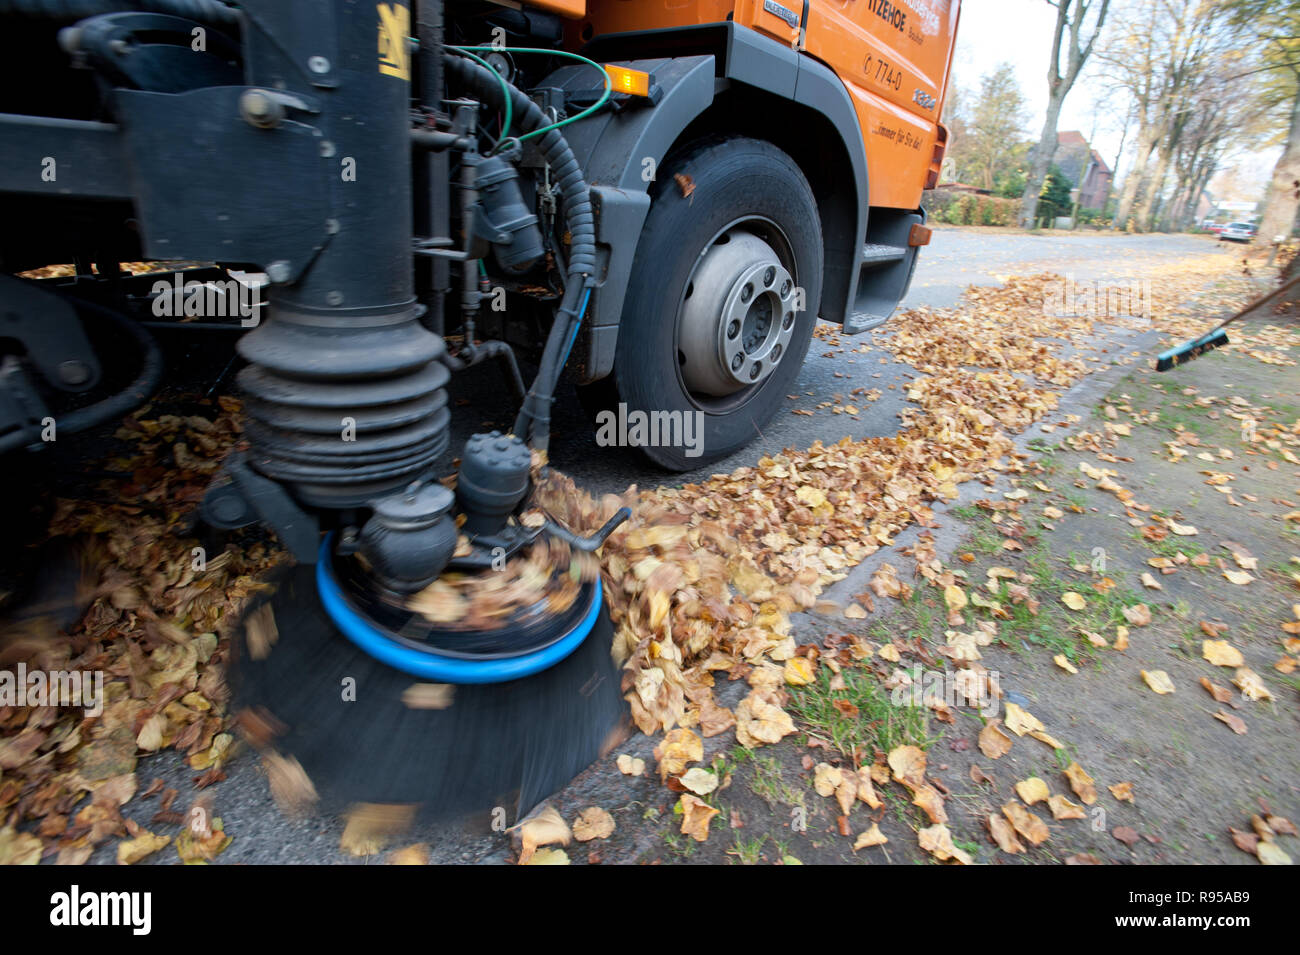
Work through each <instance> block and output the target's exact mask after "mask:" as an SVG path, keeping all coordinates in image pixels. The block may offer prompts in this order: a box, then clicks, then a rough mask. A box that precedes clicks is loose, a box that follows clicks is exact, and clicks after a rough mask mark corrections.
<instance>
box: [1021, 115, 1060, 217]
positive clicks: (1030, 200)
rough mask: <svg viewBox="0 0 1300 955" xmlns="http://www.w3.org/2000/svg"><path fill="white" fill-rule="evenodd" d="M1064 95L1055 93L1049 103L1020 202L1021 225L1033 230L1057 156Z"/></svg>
mask: <svg viewBox="0 0 1300 955" xmlns="http://www.w3.org/2000/svg"><path fill="white" fill-rule="evenodd" d="M1064 102H1065V97H1064V95H1061V96H1058V95H1056V93H1053V94H1052V95H1051V97H1050V98H1049V99H1048V101H1047V118H1046V119H1045V120H1043V132H1042V134H1041V135H1040V136H1039V138H1038V145H1037V146H1035V147H1034V164H1033V166H1032V167H1030V171H1029V178H1028V179H1027V180H1026V181H1025V194H1024V196H1023V197H1021V200H1020V225H1021V227H1022V228H1026V229H1030V228H1033V225H1034V221H1035V220H1036V219H1037V218H1038V194H1039V193H1040V192H1042V191H1043V182H1044V181H1045V180H1046V179H1047V170H1048V169H1050V168H1051V166H1052V159H1053V158H1054V157H1055V156H1056V123H1057V121H1058V120H1059V119H1060V117H1061V105H1062V104H1063V103H1064Z"/></svg>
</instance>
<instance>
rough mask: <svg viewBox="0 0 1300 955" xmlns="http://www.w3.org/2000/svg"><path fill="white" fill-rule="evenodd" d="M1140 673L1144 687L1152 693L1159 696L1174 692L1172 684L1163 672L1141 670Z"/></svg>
mask: <svg viewBox="0 0 1300 955" xmlns="http://www.w3.org/2000/svg"><path fill="white" fill-rule="evenodd" d="M1141 673H1142V679H1143V680H1145V681H1146V685H1147V686H1149V687H1151V689H1152V690H1153V691H1154V692H1156V693H1159V694H1161V695H1164V694H1166V693H1173V692H1174V682H1173V680H1171V679H1169V674H1168V673H1166V672H1165V671H1164V670H1142V671H1141Z"/></svg>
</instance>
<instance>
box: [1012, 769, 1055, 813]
mask: <svg viewBox="0 0 1300 955" xmlns="http://www.w3.org/2000/svg"><path fill="white" fill-rule="evenodd" d="M1016 795H1017V796H1019V797H1020V798H1021V799H1023V800H1024V801H1025V802H1026V803H1027V804H1028V805H1030V806H1032V805H1033V804H1034V803H1036V802H1042V801H1043V800H1045V799H1047V798H1048V797H1049V796H1050V795H1051V793H1050V792H1049V791H1048V789H1047V783H1045V782H1043V780H1042V779H1040V778H1039V777H1038V776H1030V777H1029V778H1028V779H1022V780H1021V781H1020V782H1018V783H1016Z"/></svg>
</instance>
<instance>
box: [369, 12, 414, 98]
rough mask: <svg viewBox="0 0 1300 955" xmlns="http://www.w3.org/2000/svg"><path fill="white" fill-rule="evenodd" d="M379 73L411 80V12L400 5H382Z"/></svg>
mask: <svg viewBox="0 0 1300 955" xmlns="http://www.w3.org/2000/svg"><path fill="white" fill-rule="evenodd" d="M376 9H377V10H378V11H379V72H380V73H383V74H384V75H386V76H396V77H397V78H398V79H401V80H406V81H407V82H408V83H409V82H410V80H411V57H410V52H409V51H408V49H407V46H406V37H407V35H408V34H409V33H410V32H411V11H410V10H409V9H408V8H407V7H404V6H402V5H401V4H400V3H380V4H377V5H376Z"/></svg>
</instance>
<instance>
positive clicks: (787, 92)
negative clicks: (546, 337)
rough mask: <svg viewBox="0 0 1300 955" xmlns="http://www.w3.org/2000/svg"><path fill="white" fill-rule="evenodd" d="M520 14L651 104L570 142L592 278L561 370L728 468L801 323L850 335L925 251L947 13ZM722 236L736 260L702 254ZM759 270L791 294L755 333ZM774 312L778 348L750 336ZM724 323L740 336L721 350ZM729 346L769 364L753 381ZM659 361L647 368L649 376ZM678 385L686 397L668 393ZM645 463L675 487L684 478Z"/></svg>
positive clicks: (774, 3)
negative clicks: (555, 21) (599, 270)
mask: <svg viewBox="0 0 1300 955" xmlns="http://www.w3.org/2000/svg"><path fill="white" fill-rule="evenodd" d="M528 7H535V8H537V9H539V10H544V11H547V12H548V13H551V14H559V15H560V16H562V17H563V18H564V43H565V46H566V48H568V49H570V50H574V51H577V52H580V53H582V54H583V55H585V56H589V57H591V58H593V59H595V60H597V61H599V62H601V63H605V64H617V65H620V66H622V67H625V68H627V69H628V70H631V71H637V72H636V74H632V75H638V74H640V73H644V74H647V75H648V82H647V83H646V84H645V85H646V87H647V93H648V95H646V96H634V97H630V98H629V102H628V103H627V104H626V108H624V109H619V110H617V111H615V112H612V113H610V112H605V113H601V114H598V115H596V116H593V117H592V118H590V119H587V120H584V121H581V122H579V123H576V124H575V125H574V126H571V127H568V128H566V130H565V133H566V135H567V136H568V138H569V141H570V142H571V143H572V144H573V147H574V150H575V153H577V155H578V156H579V158H580V160H581V161H582V162H583V164H584V168H585V170H586V175H587V179H588V181H589V182H590V183H591V184H592V193H593V199H594V201H595V204H596V206H597V210H598V240H599V247H600V249H601V251H602V255H603V256H606V257H607V258H606V261H605V266H606V269H607V271H606V274H605V277H604V281H603V283H602V285H601V287H599V288H598V289H596V291H595V294H594V295H593V298H592V302H591V308H590V310H589V312H588V323H587V325H586V326H585V328H584V331H583V333H582V334H581V336H580V342H579V344H578V347H577V348H576V349H575V359H576V361H577V366H576V374H577V377H578V378H579V380H580V381H583V382H594V381H597V380H598V379H602V378H606V377H612V378H613V381H614V385H615V390H616V392H617V395H618V397H619V398H621V399H623V400H625V401H627V402H628V403H629V406H631V405H633V404H637V405H644V406H653V407H662V408H674V407H677V406H679V405H681V404H683V402H684V403H685V404H688V405H690V406H692V407H693V408H698V409H701V410H703V411H704V412H705V413H706V415H707V416H708V421H709V422H710V424H711V425H713V426H714V430H715V432H718V433H715V434H713V435H712V437H711V440H710V442H709V445H710V447H711V448H713V449H715V450H721V449H724V448H725V449H734V448H735V447H736V446H738V444H743V443H744V442H745V441H747V440H748V439H749V437H752V436H753V435H754V433H755V430H754V429H755V428H756V426H757V425H756V424H755V422H757V424H761V423H762V421H763V420H766V418H767V417H768V415H769V414H770V413H771V411H772V410H774V409H775V407H776V403H777V402H778V401H779V400H780V396H782V395H784V394H785V393H786V392H787V391H788V390H789V389H788V387H787V386H788V385H789V384H790V382H791V381H792V380H793V377H794V373H795V372H796V371H797V367H798V365H799V363H800V362H801V361H802V358H803V355H804V352H805V351H806V348H807V343H808V338H809V337H811V327H812V324H814V323H815V319H816V317H820V318H821V319H822V320H824V321H827V322H833V323H837V324H840V325H842V326H843V329H844V332H845V333H847V334H856V333H860V332H864V331H867V330H868V329H871V328H874V327H876V326H878V325H880V324H881V323H882V322H884V321H886V320H887V318H888V317H889V315H890V314H891V313H892V311H893V310H894V308H895V307H896V306H897V304H898V302H899V301H900V300H901V299H902V298H903V296H904V295H905V294H906V291H907V288H908V285H909V283H910V280H911V276H912V273H913V271H914V269H915V266H916V259H917V253H918V249H919V247H920V246H922V245H924V244H925V243H926V242H927V241H928V239H929V230H928V229H927V228H926V227H925V225H924V221H925V215H924V213H923V211H922V210H921V208H920V202H921V193H922V190H923V189H926V188H930V187H933V186H934V185H935V183H936V182H937V179H938V174H939V168H940V164H941V162H942V159H943V155H944V150H945V147H946V145H947V131H946V130H945V129H944V127H943V126H942V125H941V124H940V123H939V115H940V111H941V109H942V106H943V100H944V94H945V92H946V89H947V84H948V74H949V68H950V65H951V61H952V54H953V45H954V42H955V38H956V31H957V21H958V13H959V2H958V0H804V2H800V0H785V2H778V0H585V2H584V0H537V2H535V3H532V4H529V5H528ZM620 75H621V74H620ZM629 82H630V81H629ZM591 83H592V80H591V76H590V72H589V71H587V72H584V70H583V68H582V67H581V66H575V67H564V68H562V69H560V70H559V71H557V72H556V73H555V74H552V75H551V76H550V77H548V78H547V79H546V81H545V82H544V83H543V85H544V86H555V87H558V88H559V89H560V90H562V91H564V94H561V95H565V94H567V95H572V94H573V92H574V91H575V90H577V89H579V88H581V87H583V86H590V85H591ZM615 88H616V89H618V87H617V85H616V87H615ZM741 154H743V155H741ZM732 192H734V193H735V195H731V193H732ZM661 205H662V206H669V205H674V206H680V207H681V208H680V210H679V211H678V212H677V213H675V214H674V213H673V211H672V210H671V209H667V208H665V209H659V208H658V207H659V206H661ZM701 220H707V224H703V223H702V222H701ZM724 220H725V221H724ZM706 233H707V234H706ZM737 233H739V238H740V239H741V240H742V245H743V248H741V247H736V248H733V249H730V250H723V249H721V248H719V247H718V243H719V240H722V244H727V243H728V237H729V236H732V237H735V236H736V234H737ZM629 236H639V241H637V242H631V241H628V237H629ZM813 246H815V248H812V247H813ZM715 260H716V261H715ZM759 266H762V269H759ZM769 267H770V268H771V269H772V270H774V271H773V272H768V269H769ZM755 269H759V271H758V273H757V274H758V275H759V277H760V279H761V278H764V277H767V276H769V275H773V274H775V275H779V276H781V283H782V284H784V282H785V281H786V279H787V278H788V279H789V281H790V284H791V288H792V290H794V289H797V290H798V292H799V295H797V296H795V297H794V298H793V299H791V298H789V297H783V296H782V295H781V294H780V288H781V285H778V286H777V288H776V292H777V294H775V295H771V294H768V295H767V296H766V298H767V304H766V305H764V304H763V302H762V301H759V299H762V298H763V296H759V297H758V299H754V301H757V302H758V303H759V306H760V307H759V308H758V312H759V321H758V322H757V323H755V316H754V314H753V312H754V308H753V307H752V303H751V301H750V298H749V296H750V295H752V294H753V293H748V292H746V285H745V280H744V279H741V278H737V275H738V274H739V273H748V272H749V271H753V270H755ZM814 273H815V274H814ZM625 277H626V279H625ZM755 288H757V289H759V290H760V291H764V292H769V289H768V288H767V287H766V286H762V284H761V283H760V285H759V286H756V287H755ZM700 292H703V293H704V295H705V298H706V299H707V300H706V301H698V300H697V299H696V296H697V294H698V293H700ZM678 295H680V296H681V299H680V301H678V300H677V296H678ZM742 299H744V300H743V301H742ZM791 301H793V303H794V304H795V305H796V306H801V307H802V310H799V309H796V310H795V321H794V323H793V325H792V326H791V327H790V328H789V329H778V330H779V331H785V332H789V333H790V334H788V335H784V336H783V335H781V334H775V335H774V334H767V333H766V332H767V327H766V326H765V325H764V323H763V321H762V317H763V316H765V315H766V314H767V312H769V311H770V312H771V313H772V315H773V317H772V318H771V319H770V321H769V323H768V324H775V325H777V326H779V325H780V323H781V322H782V321H787V322H788V321H789V320H790V319H789V314H790V313H789V312H788V311H785V312H783V309H785V308H786V306H787V305H788V304H790V302H791ZM674 311H675V312H676V315H674V314H673V312H674ZM731 317H734V319H735V320H736V321H738V322H739V325H740V328H739V330H738V332H737V337H738V338H739V339H740V346H739V347H736V348H730V347H729V340H728V338H727V334H728V331H729V330H731V331H736V327H735V324H734V323H733V322H732V321H731ZM805 318H806V320H805ZM747 320H748V323H749V325H748V326H747V325H746V322H747ZM669 326H673V327H675V329H676V331H675V333H673V334H671V335H670V334H669V333H668V332H667V331H665V329H666V328H667V327H669ZM746 341H748V342H749V343H750V344H753V343H757V346H758V349H759V350H760V351H761V350H762V348H763V347H764V346H767V349H768V350H767V351H766V352H763V357H762V358H760V359H758V360H754V357H755V351H754V349H753V348H750V349H748V350H747V349H746V348H745V344H746ZM773 352H775V355H773ZM664 353H667V354H666V356H665V357H664V360H663V361H662V362H661V363H660V364H656V363H655V362H654V361H647V356H654V355H660V356H664ZM733 364H734V365H735V367H734V368H733V367H732V366H733ZM651 365H654V366H655V367H649V366H651ZM674 366H675V367H674ZM782 366H784V367H782ZM782 372H784V373H782ZM674 374H675V377H677V378H679V379H680V381H681V384H682V386H683V387H682V389H681V390H682V391H684V394H683V395H678V394H676V391H677V389H672V388H665V387H664V386H663V381H664V380H666V379H667V378H668V377H670V376H673V375H674ZM656 382H658V384H656ZM760 383H763V384H767V385H768V387H767V388H762V389H758V388H755V387H754V386H755V385H757V384H760ZM759 391H766V392H768V394H767V395H766V396H760V395H759V394H758V392H759ZM669 392H672V393H671V394H670V393H669ZM744 406H747V407H744ZM737 412H740V413H739V414H738V413H737ZM728 418H731V419H732V421H731V422H730V424H729V425H728V424H726V423H725V421H726V419H728ZM724 432H725V433H724ZM650 456H651V457H652V458H656V459H657V460H659V462H660V463H661V464H664V465H666V466H669V467H674V468H684V467H691V466H695V465H698V463H700V462H698V461H691V460H688V459H686V458H684V457H683V456H682V455H681V454H680V453H672V452H668V453H661V454H655V453H651V454H650ZM709 456H710V457H713V456H714V455H712V454H710V455H709Z"/></svg>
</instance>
